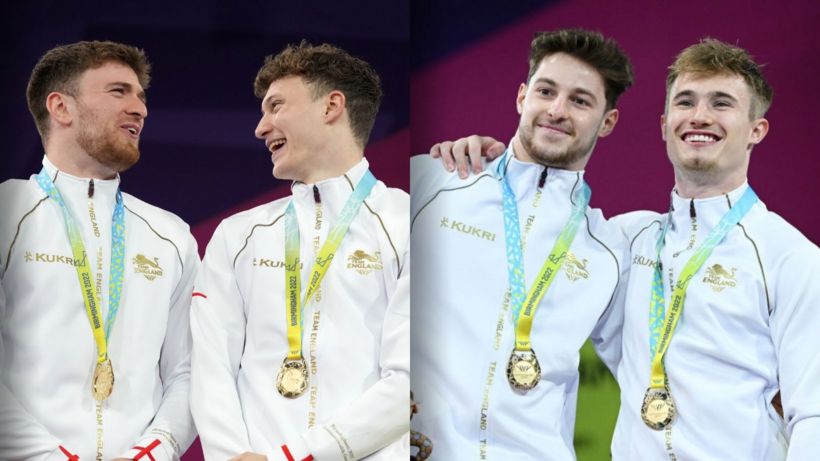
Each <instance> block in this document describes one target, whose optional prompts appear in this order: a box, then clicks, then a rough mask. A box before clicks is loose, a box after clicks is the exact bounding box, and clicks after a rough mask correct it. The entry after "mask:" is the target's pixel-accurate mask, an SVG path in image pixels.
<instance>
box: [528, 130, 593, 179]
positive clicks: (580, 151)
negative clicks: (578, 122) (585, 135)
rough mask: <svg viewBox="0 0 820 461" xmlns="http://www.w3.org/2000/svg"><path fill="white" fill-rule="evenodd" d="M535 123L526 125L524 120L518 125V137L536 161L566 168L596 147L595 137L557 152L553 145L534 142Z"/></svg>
mask: <svg viewBox="0 0 820 461" xmlns="http://www.w3.org/2000/svg"><path fill="white" fill-rule="evenodd" d="M535 124H536V122H535V121H533V123H532V124H531V125H530V126H526V125H525V124H524V123H523V122H522V123H521V124H519V126H518V139H519V140H520V141H521V145H522V146H523V147H524V149H525V150H526V151H527V153H528V154H529V156H530V158H532V159H533V160H534V161H535V162H536V163H539V164H541V165H544V166H549V167H555V168H566V167H568V166H570V165H572V164H574V163H576V162H578V161H579V160H581V159H583V158H584V157H586V156H587V155H588V154H589V152H591V151H592V149H593V148H594V147H595V141H596V138H595V137H593V138H592V139H590V140H589V142H587V143H586V144H585V145H582V146H577V147H574V146H569V147H568V148H566V149H564V150H562V151H558V152H556V151H555V149H554V148H553V147H552V146H549V145H547V146H537V145H536V144H535V143H534V142H533V132H534V131H535Z"/></svg>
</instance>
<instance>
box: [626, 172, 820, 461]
mask: <svg viewBox="0 0 820 461" xmlns="http://www.w3.org/2000/svg"><path fill="white" fill-rule="evenodd" d="M747 187H748V186H747V185H745V184H744V185H743V186H741V187H740V188H738V189H736V190H734V191H732V192H730V193H729V194H727V195H722V196H718V197H714V198H708V199H699V200H694V208H695V215H696V218H695V219H696V225H697V230H696V231H695V232H694V235H695V241H694V245H690V237H691V236H692V235H693V231H692V227H693V226H692V224H691V219H690V206H691V201H690V200H686V199H683V198H681V197H679V196H678V195H677V194H676V193H673V197H672V205H673V207H674V212H673V213H672V217H673V218H672V219H673V225H672V226H671V227H670V230H669V232H668V234H667V238H666V246H665V248H664V250H663V252H662V254H661V262H662V265H663V268H664V277H663V279H664V284H665V293H666V298H667V302H668V299H669V296H670V288H669V282H670V272H669V270H670V268H671V269H672V272H673V276H674V277H675V280H677V277H678V276H679V274H680V272H681V270H682V268H683V266H684V265H685V264H686V262H687V261H688V260H689V258H690V257H691V256H692V254H693V252H694V250H695V249H697V248H698V247H699V246H700V244H701V243H702V242H703V240H704V238H705V237H706V235H707V234H708V233H709V232H710V231H711V230H712V228H713V227H714V226H715V225H716V224H717V222H718V221H719V220H720V218H721V217H722V216H723V215H724V213H726V211H727V210H728V209H729V203H730V202H731V203H736V202H737V201H738V200H739V199H740V197H741V195H742V194H743V192H744V191H745V190H746V188H747ZM665 219H666V217H665V215H660V214H657V213H651V212H635V213H629V214H626V215H622V216H619V217H617V218H615V221H616V222H617V223H618V224H619V225H621V226H622V227H623V229H624V232H625V234H626V235H627V237H628V239H629V240H630V241H631V242H632V244H631V250H632V264H631V273H630V280H629V287H628V290H627V303H626V310H625V325H624V331H623V338H624V343H623V344H624V350H623V357H624V361H623V362H622V364H621V365H620V366H619V368H618V382H619V383H620V386H621V392H622V394H621V409H620V414H619V417H618V423H617V427H616V431H615V436H614V440H613V459H614V460H616V461H621V460H623V461H626V460H635V459H641V460H647V461H653V460H666V459H670V458H671V456H670V454H669V453H672V454H674V456H675V459H677V460H679V461H684V460H697V461H704V460H706V461H708V460H766V461H770V460H783V459H789V460H792V461H793V460H809V459H817V454H818V453H820V436H819V435H820V391H818V389H820V388H819V387H818V383H820V355H818V350H820V335H818V331H820V311H818V306H820V250H818V248H817V247H816V246H815V245H814V244H812V243H811V242H809V241H808V240H807V239H806V238H805V237H804V236H803V235H801V234H800V233H799V232H798V231H797V230H795V229H794V228H793V227H792V226H790V225H789V224H788V223H787V222H785V221H784V220H783V219H782V218H781V217H780V216H778V215H776V214H774V213H772V212H769V211H767V209H766V207H765V205H764V204H763V203H761V202H759V203H758V204H756V205H755V206H754V207H753V208H752V209H751V210H750V211H749V213H748V214H747V215H746V216H745V217H744V218H743V220H742V221H741V222H740V223H739V224H738V225H737V226H735V227H734V228H733V229H732V230H731V231H730V232H729V233H728V234H727V236H726V238H725V239H724V240H723V241H722V242H721V243H720V244H719V245H718V246H717V247H716V248H715V250H714V252H713V253H712V255H711V256H710V257H709V258H708V259H707V260H706V262H705V263H704V265H703V267H702V268H701V269H700V271H698V273H697V274H696V275H695V277H694V278H693V279H692V281H691V282H690V283H689V288H688V290H687V292H686V301H685V305H684V308H683V313H682V317H681V318H680V321H679V323H678V326H677V330H676V331H675V334H674V336H673V339H672V342H671V344H670V346H669V350H668V352H667V354H666V359H665V363H666V372H667V375H668V378H669V386H670V390H671V393H672V396H673V399H674V400H675V403H676V404H677V407H678V417H677V419H676V420H675V421H674V422H673V424H672V426H671V430H670V431H669V433H668V434H667V433H666V432H664V431H654V430H651V429H649V428H648V427H647V426H646V425H644V423H643V422H642V420H641V417H640V408H641V403H642V401H643V396H644V393H645V391H646V388H647V387H648V384H649V372H650V361H651V357H650V355H649V336H648V335H649V329H648V319H649V299H650V292H651V283H652V276H653V270H654V269H653V267H652V266H651V264H652V262H653V261H654V260H655V259H656V254H655V244H656V241H657V239H658V235H659V232H660V229H661V225H662V223H663V222H664V220H665ZM690 246H691V247H692V248H691V249H687V248H688V247H690ZM676 253H678V255H677V256H675V254H676ZM716 265H720V267H716ZM721 268H722V270H721ZM778 389H781V390H782V401H783V408H784V411H785V421H783V419H782V418H780V416H778V415H777V414H776V413H775V411H774V410H773V408H771V405H770V401H771V399H772V397H773V396H774V395H775V393H776V392H777V391H778ZM789 438H791V448H790V449H789V451H788V458H787V457H786V446H787V440H788V439H789ZM667 443H668V444H669V446H670V447H671V449H669V450H667ZM667 451H669V453H667Z"/></svg>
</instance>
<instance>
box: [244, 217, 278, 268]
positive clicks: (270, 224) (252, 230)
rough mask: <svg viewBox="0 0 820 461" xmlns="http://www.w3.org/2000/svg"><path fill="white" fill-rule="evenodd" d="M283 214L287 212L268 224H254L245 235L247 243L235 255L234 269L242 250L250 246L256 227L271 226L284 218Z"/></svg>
mask: <svg viewBox="0 0 820 461" xmlns="http://www.w3.org/2000/svg"><path fill="white" fill-rule="evenodd" d="M282 216H285V213H282V214H280V215H279V216H277V217H276V219H274V220H273V221H271V222H270V223H268V224H254V225H253V227H251V231H250V232H249V233H248V236H247V237H245V244H244V245H242V248H240V249H239V251H237V252H236V256H234V257H233V268H234V269H236V260H237V259H239V255H240V254H242V252H243V251H245V248H247V247H248V242H249V241H250V239H251V237H252V236H253V233H254V232H255V231H256V228H257V227H270V226H272V225H274V224H276V222H277V221H279V220H280V219H282Z"/></svg>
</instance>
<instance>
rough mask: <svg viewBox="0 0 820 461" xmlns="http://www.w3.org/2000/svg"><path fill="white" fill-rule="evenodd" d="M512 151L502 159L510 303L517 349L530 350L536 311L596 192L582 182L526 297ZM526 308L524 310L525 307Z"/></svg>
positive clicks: (500, 171)
mask: <svg viewBox="0 0 820 461" xmlns="http://www.w3.org/2000/svg"><path fill="white" fill-rule="evenodd" d="M510 157H511V154H510V151H509V150H507V152H505V154H504V157H503V158H502V159H501V160H500V161H499V162H498V170H497V171H498V173H499V175H500V176H501V188H502V191H503V208H504V236H505V243H506V249H507V278H508V279H509V285H510V287H509V289H510V305H511V306H512V315H513V323H514V324H515V349H516V350H521V351H524V350H530V349H531V348H532V346H531V344H530V332H531V331H532V322H533V319H534V318H535V311H536V310H537V309H538V304H539V303H540V302H541V299H543V297H544V295H545V294H546V293H547V290H548V289H549V287H550V285H551V284H552V281H553V280H554V279H555V275H556V274H557V273H558V270H559V269H560V268H561V265H562V264H563V263H564V259H565V258H566V255H567V251H569V248H570V246H571V245H572V241H573V239H575V234H576V233H577V232H578V226H579V225H580V223H581V221H582V220H583V219H584V216H585V215H586V209H587V206H588V205H589V199H590V196H591V195H592V191H591V190H590V189H589V186H588V185H587V183H586V182H584V181H581V184H580V188H579V189H578V190H577V192H576V193H575V197H574V199H573V201H572V202H573V203H572V212H571V213H570V217H569V219H568V220H567V223H566V224H565V225H564V229H563V230H562V231H561V233H560V234H559V235H558V238H557V239H556V240H555V244H554V245H553V247H552V250H551V251H550V254H549V256H548V257H547V260H546V261H544V265H543V266H542V267H541V271H540V272H539V273H538V277H537V278H536V279H535V282H534V283H533V285H532V286H531V287H530V291H529V293H527V294H526V297H525V283H524V280H525V279H524V264H523V254H522V248H521V230H520V225H519V221H518V205H517V203H516V198H515V194H514V193H513V190H512V187H510V184H509V181H508V180H507V170H506V166H507V163H508V162H509V161H510ZM522 307H523V310H522Z"/></svg>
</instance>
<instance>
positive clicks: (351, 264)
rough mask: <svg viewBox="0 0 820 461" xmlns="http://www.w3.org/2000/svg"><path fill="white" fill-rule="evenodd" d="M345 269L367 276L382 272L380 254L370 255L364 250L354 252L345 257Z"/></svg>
mask: <svg viewBox="0 0 820 461" xmlns="http://www.w3.org/2000/svg"><path fill="white" fill-rule="evenodd" d="M347 268H348V269H355V270H356V272H358V273H360V274H362V275H367V274H369V273H371V272H372V271H380V270H382V268H383V266H382V253H381V252H380V251H376V252H374V253H373V254H372V255H370V254H368V253H367V252H366V251H364V250H356V251H354V252H353V254H352V255H350V256H348V257H347Z"/></svg>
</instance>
